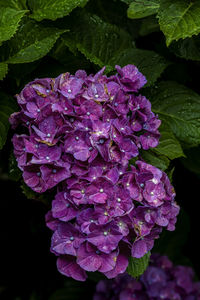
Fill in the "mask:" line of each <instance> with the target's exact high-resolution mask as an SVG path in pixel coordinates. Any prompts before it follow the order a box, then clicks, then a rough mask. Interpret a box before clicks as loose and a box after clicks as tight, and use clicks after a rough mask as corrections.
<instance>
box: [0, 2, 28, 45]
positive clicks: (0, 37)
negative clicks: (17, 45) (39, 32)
mask: <svg viewBox="0 0 200 300" xmlns="http://www.w3.org/2000/svg"><path fill="white" fill-rule="evenodd" d="M26 12H27V10H16V9H13V8H10V7H1V9H0V43H1V42H4V41H7V40H9V39H10V38H11V37H12V36H13V35H14V34H15V32H16V31H17V28H18V25H19V22H20V20H21V19H22V17H23V16H24V15H25V13H26Z"/></svg>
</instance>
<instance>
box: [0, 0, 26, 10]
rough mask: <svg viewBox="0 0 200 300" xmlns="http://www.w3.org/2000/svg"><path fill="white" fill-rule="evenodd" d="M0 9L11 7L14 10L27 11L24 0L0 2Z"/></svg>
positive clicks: (0, 0)
mask: <svg viewBox="0 0 200 300" xmlns="http://www.w3.org/2000/svg"><path fill="white" fill-rule="evenodd" d="M0 7H11V8H14V9H16V10H23V9H25V10H26V9H27V5H26V0H6V1H5V0H0Z"/></svg>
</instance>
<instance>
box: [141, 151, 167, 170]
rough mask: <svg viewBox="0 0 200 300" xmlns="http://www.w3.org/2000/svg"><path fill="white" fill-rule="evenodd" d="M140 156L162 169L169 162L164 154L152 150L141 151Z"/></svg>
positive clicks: (164, 168) (165, 167)
mask: <svg viewBox="0 0 200 300" xmlns="http://www.w3.org/2000/svg"><path fill="white" fill-rule="evenodd" d="M141 158H142V159H143V160H144V161H145V162H147V163H148V164H151V165H153V166H155V167H157V168H159V169H161V170H163V171H165V170H166V169H167V168H168V167H169V164H170V160H169V159H168V158H167V157H166V156H165V155H159V154H158V153H156V152H155V151H154V150H148V151H141Z"/></svg>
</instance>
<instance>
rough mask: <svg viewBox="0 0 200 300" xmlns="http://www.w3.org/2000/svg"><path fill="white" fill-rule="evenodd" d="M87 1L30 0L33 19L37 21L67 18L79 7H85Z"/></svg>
mask: <svg viewBox="0 0 200 300" xmlns="http://www.w3.org/2000/svg"><path fill="white" fill-rule="evenodd" d="M86 2H87V0H54V1H52V0H29V1H28V3H29V6H30V8H31V10H32V15H31V17H32V18H34V19H35V20H37V21H41V20H43V19H51V20H56V19H57V18H62V17H64V16H67V15H68V14H69V13H70V12H71V11H72V10H73V9H74V8H76V7H77V6H84V5H85V4H86Z"/></svg>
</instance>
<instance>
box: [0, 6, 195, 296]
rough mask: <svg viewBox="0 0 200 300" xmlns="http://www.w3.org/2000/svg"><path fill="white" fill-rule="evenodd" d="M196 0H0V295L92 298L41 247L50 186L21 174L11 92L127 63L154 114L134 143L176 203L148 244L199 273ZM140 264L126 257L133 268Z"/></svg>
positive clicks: (45, 244)
mask: <svg viewBox="0 0 200 300" xmlns="http://www.w3.org/2000/svg"><path fill="white" fill-rule="evenodd" d="M199 38H200V2H199V1H198V0H192V1H190V0H121V1H120V0H109V1H107V0H90V1H89V0H54V1H51V0H7V1H5V0H0V80H1V81H0V149H1V153H0V186H1V201H0V211H1V218H0V222H1V226H0V231H1V234H0V236H1V250H0V251H1V253H0V254H1V255H0V261H1V274H0V297H1V299H11V300H12V299H13V300H14V299H15V300H22V299H28V300H43V299H48V300H55V299H56V300H64V299H66V300H73V299H79V298H80V297H83V296H84V297H87V299H92V294H93V291H94V288H95V283H96V282H98V280H100V277H99V275H98V274H92V276H90V277H89V279H88V280H87V281H86V283H79V282H75V281H74V280H71V279H66V278H64V277H63V276H62V275H60V274H59V273H58V272H57V270H56V266H55V257H54V256H53V255H51V254H50V252H49V245H50V235H51V233H50V231H49V230H48V229H47V228H46V227H45V222H44V214H45V213H46V212H47V210H48V209H49V207H50V199H52V195H53V191H51V192H50V193H46V194H45V195H42V196H38V195H36V194H35V193H33V192H32V191H30V190H29V189H28V188H27V187H26V186H25V185H24V184H23V183H22V181H21V174H20V171H19V170H18V169H17V167H16V162H15V159H14V157H13V154H12V144H11V137H12V134H13V132H12V130H11V129H10V128H9V123H8V117H9V115H10V114H11V113H12V112H14V111H17V105H16V100H15V98H14V97H13V96H14V95H15V94H17V93H19V92H20V90H21V89H22V88H23V86H24V85H25V84H26V83H28V82H29V81H31V80H33V79H34V78H41V77H55V76H57V75H59V74H60V73H62V72H66V71H69V72H71V73H74V72H75V71H76V70H77V69H85V70H86V71H87V72H88V73H94V72H96V71H97V70H98V69H99V68H101V67H102V66H104V65H105V66H106V72H107V73H108V74H112V72H114V66H115V64H119V65H121V66H123V65H126V64H129V63H133V64H135V65H136V66H137V67H138V68H139V70H140V71H141V72H143V73H144V74H145V76H146V77H147V79H148V83H147V84H146V86H145V87H144V88H143V90H142V93H143V94H144V95H146V96H147V97H148V98H149V99H150V100H151V102H152V108H153V111H154V112H155V113H157V114H158V115H159V118H160V119H161V120H162V126H161V128H160V131H161V135H162V136H161V141H160V144H159V146H158V147H157V148H156V149H154V150H151V151H147V152H144V153H143V157H144V158H145V159H146V160H147V161H148V162H149V163H151V164H153V165H156V166H157V167H159V168H161V169H163V170H165V171H166V172H167V173H168V175H169V176H170V178H171V180H172V181H173V184H174V186H175V189H176V192H177V202H178V203H179V205H180V206H181V213H180V215H179V217H178V223H177V229H176V231H175V232H172V233H169V232H163V234H162V236H161V238H160V239H159V240H158V241H157V242H156V245H155V247H154V249H153V251H159V252H160V253H163V254H167V255H169V257H170V258H171V259H172V260H173V261H174V262H175V263H177V264H178V263H181V264H187V265H191V266H193V267H194V269H195V271H196V277H197V278H198V277H199V276H200V273H199V270H200V261H199V246H198V239H199V233H198V231H199V210H198V202H199V183H200V146H199V145H200V85H199V75H198V74H199V65H200V39H199ZM147 264H148V257H145V258H144V259H143V260H142V261H133V260H132V261H130V264H129V267H128V272H129V273H130V274H132V275H133V276H139V275H140V273H141V272H143V270H144V269H145V267H146V265H147Z"/></svg>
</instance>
